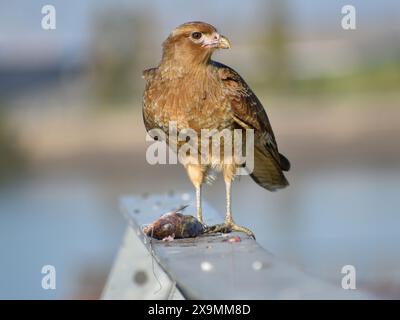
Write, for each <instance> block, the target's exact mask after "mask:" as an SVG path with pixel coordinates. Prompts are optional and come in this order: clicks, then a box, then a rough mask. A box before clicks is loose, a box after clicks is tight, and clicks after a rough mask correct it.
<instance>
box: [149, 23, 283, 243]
mask: <svg viewBox="0 0 400 320" xmlns="http://www.w3.org/2000/svg"><path fill="white" fill-rule="evenodd" d="M230 46H231V45H230V43H229V40H228V39H227V38H225V37H224V36H222V35H220V34H219V33H218V32H217V30H216V29H215V28H214V27H213V26H212V25H209V24H207V23H204V22H188V23H185V24H182V25H181V26H179V27H177V28H176V29H175V30H174V31H172V33H171V34H170V35H169V36H168V38H167V39H166V40H165V41H164V43H163V53H162V59H161V62H160V64H159V66H158V67H157V68H152V69H148V70H145V71H144V72H143V76H144V78H145V79H146V81H147V83H146V89H145V92H144V97H143V117H144V123H145V126H146V129H147V131H149V130H151V129H156V128H157V129H161V130H163V132H165V133H166V134H168V132H169V131H168V130H169V126H170V123H171V122H174V123H176V128H177V131H178V132H179V131H180V130H183V129H187V128H189V129H192V130H194V131H195V132H196V133H198V134H199V135H200V131H201V130H202V129H209V130H212V129H217V130H219V131H221V130H224V129H228V130H231V131H233V130H235V129H253V130H254V131H253V132H254V169H253V171H252V173H251V177H252V178H253V180H254V181H255V182H256V183H257V184H258V185H260V186H261V187H263V188H265V189H267V190H270V191H273V190H276V189H279V188H283V187H285V186H287V185H288V181H287V180H286V178H285V176H284V174H283V171H288V170H289V168H290V163H289V161H288V160H287V159H286V158H285V157H284V156H283V155H281V154H280V153H279V151H278V146H277V144H276V141H275V137H274V133H273V131H272V128H271V125H270V123H269V120H268V117H267V114H266V113H265V110H264V108H263V106H262V105H261V102H260V101H259V100H258V98H257V97H256V95H255V94H254V93H253V91H252V90H251V89H250V88H249V86H248V85H247V84H246V82H245V81H244V80H243V79H242V77H241V76H240V75H239V74H238V73H237V72H235V71H234V70H233V69H231V68H229V67H227V66H225V65H223V64H222V63H219V62H215V61H213V60H211V56H212V54H213V52H214V51H215V50H216V49H228V48H230ZM232 136H233V135H232ZM168 140H170V139H167V142H170V141H168ZM177 144H178V148H179V142H178V143H177ZM203 150H204V149H203ZM201 152H202V150H201V148H200V147H199V156H200V157H201ZM203 153H204V152H203ZM220 159H221V160H220V163H217V164H216V163H215V162H213V161H209V162H208V163H207V162H206V163H204V161H202V162H201V161H198V162H197V163H196V162H195V161H189V163H187V164H185V168H186V170H187V173H188V175H189V178H190V180H191V182H192V183H193V185H194V186H195V188H196V209H197V218H198V219H199V220H200V222H202V223H203V216H202V211H201V186H202V184H203V183H204V182H205V181H207V180H209V178H210V177H211V176H212V172H215V171H222V173H223V177H224V180H225V185H226V216H225V222H224V223H223V224H220V225H216V226H212V227H209V228H208V230H211V232H230V231H242V232H245V233H246V234H248V235H250V236H253V237H254V235H253V233H252V232H251V231H250V230H249V229H247V228H245V227H241V226H238V225H236V224H235V222H234V220H233V218H232V212H231V185H232V181H233V179H234V177H235V173H236V169H237V167H238V164H237V163H236V162H235V161H225V158H224V157H223V156H222V155H221V156H220Z"/></svg>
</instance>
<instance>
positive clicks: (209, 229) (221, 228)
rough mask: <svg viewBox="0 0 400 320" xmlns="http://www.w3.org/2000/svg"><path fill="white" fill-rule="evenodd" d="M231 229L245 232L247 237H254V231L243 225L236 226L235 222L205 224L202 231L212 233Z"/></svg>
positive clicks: (227, 231) (225, 231)
mask: <svg viewBox="0 0 400 320" xmlns="http://www.w3.org/2000/svg"><path fill="white" fill-rule="evenodd" d="M232 231H238V232H243V233H245V234H247V235H248V236H249V237H251V238H253V239H254V240H255V239H256V237H255V235H254V233H253V232H252V231H251V230H250V229H248V228H245V227H242V226H238V225H237V224H234V223H222V224H216V225H213V226H206V228H205V231H204V233H208V234H212V233H230V232H232Z"/></svg>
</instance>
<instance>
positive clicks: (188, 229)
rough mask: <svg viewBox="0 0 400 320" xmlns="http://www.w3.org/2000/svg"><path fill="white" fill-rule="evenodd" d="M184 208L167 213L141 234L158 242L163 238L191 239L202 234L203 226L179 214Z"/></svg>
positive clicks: (187, 216) (193, 219) (195, 220)
mask: <svg viewBox="0 0 400 320" xmlns="http://www.w3.org/2000/svg"><path fill="white" fill-rule="evenodd" d="M185 208H186V206H184V207H181V208H179V209H177V210H175V211H172V212H168V213H166V214H164V215H162V216H161V217H160V218H158V219H157V220H156V221H154V222H152V223H151V224H149V225H148V226H147V227H145V228H144V229H143V232H144V233H145V234H146V235H147V236H149V237H153V238H155V239H158V240H162V239H165V238H168V239H170V238H171V237H172V238H193V237H197V236H199V235H201V234H203V233H204V225H203V224H202V223H201V222H200V221H199V220H197V219H196V218H195V217H193V216H191V215H184V214H181V213H179V212H180V211H182V210H183V209H185Z"/></svg>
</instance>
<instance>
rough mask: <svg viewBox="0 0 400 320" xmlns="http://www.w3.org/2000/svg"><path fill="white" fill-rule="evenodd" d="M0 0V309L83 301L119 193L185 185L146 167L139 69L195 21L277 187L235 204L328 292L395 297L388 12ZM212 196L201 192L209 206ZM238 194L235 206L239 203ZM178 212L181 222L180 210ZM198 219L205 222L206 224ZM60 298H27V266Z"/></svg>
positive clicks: (394, 44) (394, 146)
mask: <svg viewBox="0 0 400 320" xmlns="http://www.w3.org/2000/svg"><path fill="white" fill-rule="evenodd" d="M45 4H49V3H48V1H40V0H30V1H22V0H15V1H11V2H10V1H7V2H6V1H1V2H0V253H1V255H0V298H2V299H12V298H22V299H32V298H35V299H55V298H61V299H68V298H77V299H95V298H98V297H99V296H100V293H101V290H102V287H103V286H104V283H105V281H106V277H107V274H108V272H109V270H110V268H111V266H112V262H113V259H114V257H115V255H116V253H117V249H118V247H119V245H120V241H121V240H122V236H123V232H124V228H125V226H126V224H125V222H124V219H123V217H122V215H121V214H120V212H119V209H118V198H119V196H120V195H125V194H138V193H139V194H140V193H144V192H154V193H165V192H168V191H170V190H174V191H176V192H191V193H193V189H192V186H191V184H190V182H189V180H188V179H187V177H186V173H185V172H184V170H182V168H181V167H178V166H174V165H170V166H150V165H149V164H147V162H146V160H145V150H146V143H145V130H144V126H143V123H142V116H141V94H142V91H143V88H144V81H143V79H142V78H141V71H142V70H143V69H146V68H149V67H153V66H156V65H157V64H158V62H159V60H160V56H161V43H162V41H163V40H164V39H165V38H166V37H167V35H168V34H169V32H170V31H171V30H172V29H173V28H174V27H176V26H177V25H179V24H181V23H183V22H187V21H191V20H203V21H206V22H209V23H211V24H213V25H215V26H216V27H217V28H218V29H219V31H220V32H221V33H222V34H224V35H226V36H227V37H228V38H229V39H230V40H231V42H232V49H231V50H229V51H223V52H218V53H217V54H216V55H215V56H214V59H215V60H217V61H221V62H223V63H225V64H228V65H230V66H231V67H233V68H234V69H236V70H237V71H238V72H239V73H240V74H241V75H242V76H243V77H244V78H245V79H246V81H247V82H248V83H249V84H250V86H251V87H252V88H253V89H254V91H255V93H256V94H257V95H258V97H259V98H260V100H261V101H262V102H263V104H264V106H265V108H266V109H267V112H268V114H269V117H270V120H271V122H272V125H273V128H274V131H275V135H276V137H277V140H278V143H279V147H280V151H281V152H282V153H283V154H285V155H286V156H287V157H288V158H289V159H290V160H291V162H292V170H291V171H290V172H289V173H288V175H287V176H288V179H289V181H290V184H291V185H290V187H289V188H287V189H284V190H282V191H279V192H277V193H270V192H267V191H265V190H263V189H262V188H260V187H258V186H257V185H256V184H255V183H253V182H252V181H251V179H250V178H248V177H241V178H240V179H239V180H238V181H237V183H235V185H234V190H233V210H234V214H235V216H236V220H237V222H238V223H239V224H242V225H246V226H248V227H250V228H251V229H252V230H253V231H254V232H255V234H256V235H257V239H258V241H259V242H260V243H261V244H262V245H263V246H264V247H265V248H266V249H268V250H269V251H271V252H273V253H274V254H275V255H277V256H278V257H281V258H283V259H285V260H287V261H290V262H291V263H293V264H296V265H298V266H299V267H300V268H302V269H303V270H305V271H306V272H308V273H309V274H312V275H314V276H316V277H319V278H322V279H325V280H326V281H330V282H332V283H335V284H337V285H340V281H341V278H342V276H343V275H342V274H341V273H340V271H341V268H342V266H343V265H346V264H352V265H354V266H355V267H356V270H357V288H358V289H364V290H366V291H368V292H370V293H372V294H373V295H375V296H376V297H379V298H400V250H399V247H398V246H399V243H400V232H399V230H400V212H399V210H400V203H399V201H400V170H399V169H400V148H399V147H400V143H399V138H400V3H399V2H398V1H395V0H382V1H374V0H362V1H361V0H352V1H351V4H352V5H354V6H355V8H356V17H357V29H356V30H344V29H343V28H342V26H341V19H342V17H343V15H342V14H341V8H342V6H344V5H346V4H349V3H348V2H347V1H341V0H336V1H329V2H327V1H324V2H322V1H320V2H317V1H309V0H293V1H282V0H279V1H273V0H270V1H246V2H245V1H232V0H222V1H218V2H217V1H211V0H204V1H201V2H198V1H184V0H179V1H178V0H174V1H168V2H167V1H161V0H158V1H144V0H143V1H139V0H138V1H135V0H130V1H122V0H114V1H111V0H110V1H94V0H92V1H78V0H70V1H60V0H52V1H51V3H50V4H52V5H54V6H55V8H56V19H57V20H56V23H57V24H56V30H50V31H46V30H43V29H42V28H41V20H42V17H43V15H42V14H41V8H42V6H43V5H45ZM224 197H225V194H224V186H223V182H222V181H221V179H220V180H218V182H216V183H215V184H214V185H212V186H210V187H206V188H205V199H207V200H208V201H209V202H210V203H211V204H212V205H213V206H214V207H216V208H217V209H219V210H220V211H221V213H223V212H224V203H225V200H224ZM241 199H243V200H241ZM187 212H188V213H194V208H189V209H188V211H187ZM205 216H207V213H205ZM46 264H51V265H54V266H55V267H56V270H57V290H47V291H46V290H43V289H42V288H41V285H40V284H41V278H42V274H41V268H42V266H43V265H46Z"/></svg>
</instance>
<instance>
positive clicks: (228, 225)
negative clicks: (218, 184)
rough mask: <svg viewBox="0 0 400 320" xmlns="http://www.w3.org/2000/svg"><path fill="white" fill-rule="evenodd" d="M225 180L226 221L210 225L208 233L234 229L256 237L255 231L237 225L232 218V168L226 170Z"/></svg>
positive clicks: (225, 231)
mask: <svg viewBox="0 0 400 320" xmlns="http://www.w3.org/2000/svg"><path fill="white" fill-rule="evenodd" d="M224 180H225V188H226V215H225V221H224V223H223V224H217V225H213V226H209V227H208V228H207V231H206V232H207V233H218V232H222V233H229V232H232V231H238V232H244V233H245V234H247V235H248V236H250V237H252V238H253V239H255V238H256V237H255V236H254V233H253V232H252V231H251V230H250V229H248V228H246V227H242V226H239V225H237V224H236V223H235V222H234V221H233V218H232V210H231V193H232V192H231V189H232V181H233V174H232V172H231V170H229V169H228V170H224Z"/></svg>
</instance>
